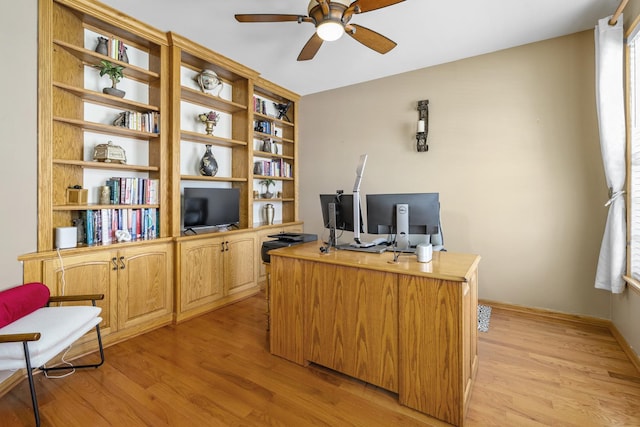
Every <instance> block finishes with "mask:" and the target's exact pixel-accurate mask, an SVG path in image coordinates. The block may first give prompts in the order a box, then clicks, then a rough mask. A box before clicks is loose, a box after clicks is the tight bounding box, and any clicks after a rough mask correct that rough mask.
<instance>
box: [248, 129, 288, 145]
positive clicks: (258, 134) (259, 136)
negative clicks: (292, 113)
mask: <svg viewBox="0 0 640 427" xmlns="http://www.w3.org/2000/svg"><path fill="white" fill-rule="evenodd" d="M253 137H254V138H256V139H265V138H270V139H272V140H274V141H280V142H288V143H290V144H294V143H295V141H294V140H293V139H287V138H282V137H280V136H275V135H269V134H268V133H262V132H257V131H253Z"/></svg>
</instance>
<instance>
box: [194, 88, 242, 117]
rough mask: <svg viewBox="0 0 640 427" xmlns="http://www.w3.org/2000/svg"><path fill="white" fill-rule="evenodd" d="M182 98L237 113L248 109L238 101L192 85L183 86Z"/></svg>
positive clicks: (218, 109)
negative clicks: (202, 90)
mask: <svg viewBox="0 0 640 427" xmlns="http://www.w3.org/2000/svg"><path fill="white" fill-rule="evenodd" d="M181 98H182V100H183V101H187V102H192V103H194V104H198V105H201V106H202V107H205V108H210V109H213V110H217V111H224V112H225V113H230V114H232V113H237V112H239V111H246V110H247V106H246V105H242V104H239V103H237V102H233V101H229V100H226V99H223V98H220V97H217V96H213V95H209V94H206V93H202V92H200V91H198V90H195V89H192V88H190V87H185V86H182V87H181Z"/></svg>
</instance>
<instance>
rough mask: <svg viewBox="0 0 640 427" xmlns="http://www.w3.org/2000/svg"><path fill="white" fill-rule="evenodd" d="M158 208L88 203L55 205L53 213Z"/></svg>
mask: <svg viewBox="0 0 640 427" xmlns="http://www.w3.org/2000/svg"><path fill="white" fill-rule="evenodd" d="M145 208H156V209H158V208H160V205H101V204H98V203H89V204H86V205H55V206H53V210H54V211H92V210H98V209H145Z"/></svg>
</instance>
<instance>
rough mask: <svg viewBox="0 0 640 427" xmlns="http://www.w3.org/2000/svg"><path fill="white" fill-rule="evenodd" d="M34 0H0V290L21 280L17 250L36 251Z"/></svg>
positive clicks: (35, 32) (35, 38) (36, 3)
mask: <svg viewBox="0 0 640 427" xmlns="http://www.w3.org/2000/svg"><path fill="white" fill-rule="evenodd" d="M37 5H38V2H37V0H21V1H11V0H0V9H1V10H2V13H0V35H2V40H3V42H2V43H0V58H3V65H2V67H0V76H1V78H0V81H2V86H1V87H2V89H0V91H1V93H2V95H1V96H0V99H1V100H2V102H0V144H1V147H2V158H3V161H2V163H1V165H2V166H1V167H0V178H1V179H2V182H3V184H2V185H0V200H1V204H0V206H1V207H0V242H1V243H0V289H3V288H7V287H10V286H13V285H17V284H20V283H22V265H21V264H20V263H19V262H18V260H17V257H18V255H21V254H24V253H27V252H33V251H35V250H36V227H37V213H36V209H37V199H36V192H37V133H36V132H37V115H38V114H37V86H38V85H37V76H38V73H37V59H38V57H37V55H38V40H37V35H38V32H37V28H38V9H37Z"/></svg>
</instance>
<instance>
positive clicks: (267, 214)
mask: <svg viewBox="0 0 640 427" xmlns="http://www.w3.org/2000/svg"><path fill="white" fill-rule="evenodd" d="M274 211H275V210H274V208H273V205H272V204H271V203H267V204H266V205H265V207H264V218H265V220H266V222H267V225H271V224H273V215H274Z"/></svg>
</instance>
